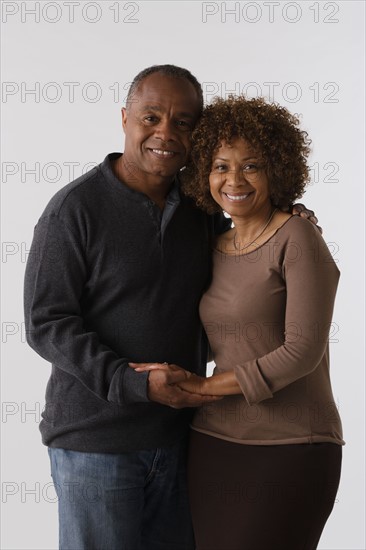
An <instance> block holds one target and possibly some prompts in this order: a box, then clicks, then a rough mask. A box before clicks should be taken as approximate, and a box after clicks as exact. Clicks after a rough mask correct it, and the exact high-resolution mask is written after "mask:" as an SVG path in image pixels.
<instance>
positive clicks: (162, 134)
mask: <svg viewBox="0 0 366 550" xmlns="http://www.w3.org/2000/svg"><path fill="white" fill-rule="evenodd" d="M155 136H156V137H157V138H158V139H161V140H162V141H171V140H172V139H174V137H175V128H174V125H173V123H172V122H171V121H170V120H161V121H160V123H159V124H158V125H157V126H156V129H155Z"/></svg>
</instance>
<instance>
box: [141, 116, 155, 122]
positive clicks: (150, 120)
mask: <svg viewBox="0 0 366 550" xmlns="http://www.w3.org/2000/svg"><path fill="white" fill-rule="evenodd" d="M156 120H157V118H156V116H153V115H149V116H145V117H144V121H145V122H156Z"/></svg>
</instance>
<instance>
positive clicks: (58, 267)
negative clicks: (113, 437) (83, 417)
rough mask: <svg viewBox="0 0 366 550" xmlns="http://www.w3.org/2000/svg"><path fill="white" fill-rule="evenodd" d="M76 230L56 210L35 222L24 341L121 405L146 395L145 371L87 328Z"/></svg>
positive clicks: (83, 268) (83, 267)
mask: <svg viewBox="0 0 366 550" xmlns="http://www.w3.org/2000/svg"><path fill="white" fill-rule="evenodd" d="M74 235H75V233H73V232H71V231H70V229H69V228H68V226H67V225H66V224H65V223H64V221H63V220H61V219H59V217H58V216H57V215H50V216H43V217H42V218H41V219H40V220H39V222H38V224H37V226H36V228H35V231H34V237H33V242H32V246H31V250H30V254H29V258H28V262H27V266H26V273H25V287H24V311H25V327H26V336H27V341H28V343H29V345H30V346H31V347H32V348H33V349H34V350H35V351H36V352H37V353H38V354H39V355H40V356H41V357H43V358H44V359H46V360H47V361H50V362H52V363H53V364H54V365H55V367H57V368H58V369H62V370H64V371H66V372H67V373H69V374H71V375H72V376H74V377H75V378H77V379H78V380H79V381H80V382H81V383H82V384H83V385H84V386H85V387H86V388H87V389H88V390H89V391H90V392H92V393H93V394H95V395H96V396H97V397H99V398H100V399H103V400H106V401H110V402H114V403H118V404H121V405H122V404H128V403H134V402H146V401H149V399H148V397H147V378H148V373H142V376H141V373H135V371H133V369H131V368H129V367H128V358H126V357H119V356H118V355H117V354H116V353H115V352H114V351H113V350H112V349H110V348H109V347H108V346H106V345H104V344H103V343H102V342H101V341H100V340H99V338H98V334H96V333H95V332H91V331H88V330H86V328H85V323H84V319H83V315H82V308H81V297H82V292H83V289H84V286H85V284H86V282H87V278H88V267H87V262H86V258H85V252H84V249H83V246H82V244H81V242H80V241H81V239H76V237H75V236H74Z"/></svg>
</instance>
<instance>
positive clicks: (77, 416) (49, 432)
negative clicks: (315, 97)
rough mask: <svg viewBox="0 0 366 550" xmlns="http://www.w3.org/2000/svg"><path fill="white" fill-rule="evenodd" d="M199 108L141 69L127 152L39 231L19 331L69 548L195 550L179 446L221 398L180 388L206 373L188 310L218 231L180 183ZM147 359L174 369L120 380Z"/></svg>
mask: <svg viewBox="0 0 366 550" xmlns="http://www.w3.org/2000/svg"><path fill="white" fill-rule="evenodd" d="M202 105H203V100H202V90H201V87H200V85H199V83H198V82H197V80H196V79H195V77H193V76H192V75H191V73H189V72H188V71H186V70H185V69H181V68H179V67H175V66H172V65H163V66H155V67H151V68H149V69H146V70H145V71H142V72H141V73H140V74H139V75H137V77H136V78H135V80H134V82H133V84H132V86H131V89H130V91H129V95H128V100H127V108H126V109H122V121H123V129H124V132H125V136H126V139H125V151H124V154H123V155H120V154H116V153H115V154H111V155H108V156H107V157H106V159H105V160H104V162H103V163H102V164H100V165H99V166H98V167H96V168H95V169H93V170H91V171H90V172H88V173H87V174H85V175H84V176H82V177H81V178H79V179H77V180H75V181H74V182H71V183H70V184H68V185H67V186H65V187H64V188H63V189H61V190H60V191H59V192H58V193H56V195H55V196H54V197H53V198H52V199H51V201H50V202H49V204H48V205H47V207H46V209H45V211H44V213H43V214H42V216H41V218H40V220H39V222H38V224H37V226H36V228H35V234H34V239H33V243H32V248H31V253H30V255H29V260H28V264H27V269H26V277H25V318H26V329H27V337H28V342H29V344H30V345H31V346H32V347H33V349H35V350H36V351H37V352H38V353H39V354H40V355H41V356H42V357H44V358H45V359H47V360H48V361H50V362H52V374H51V377H50V380H49V383H48V386H47V392H46V407H45V411H44V413H43V420H42V422H41V426H40V429H41V432H42V438H43V442H44V443H45V444H46V445H47V446H48V447H49V454H50V460H51V470H52V477H53V480H54V483H55V487H56V490H57V493H58V497H59V519H60V547H61V548H62V549H72V550H80V549H85V550H86V549H88V550H96V549H102V548H103V549H106V550H117V549H119V550H122V549H126V550H163V549H164V550H178V549H179V550H193V549H194V542H193V535H192V529H191V524H190V516H189V508H188V502H187V494H186V486H185V448H186V435H187V429H188V424H189V421H190V418H191V414H192V410H193V409H192V407H197V406H199V405H201V404H202V403H204V402H207V401H210V400H214V399H216V398H213V397H212V398H210V397H203V396H197V395H193V394H189V393H187V392H184V391H182V390H180V389H179V388H178V387H177V386H176V385H175V383H177V382H179V381H181V380H183V379H184V378H185V377H186V376H187V375H188V372H189V371H191V372H195V373H197V374H200V375H204V372H205V363H206V360H205V359H206V356H205V347H204V346H203V345H202V329H201V326H200V322H199V318H198V313H197V306H198V302H199V299H200V296H201V294H202V291H203V289H204V287H205V285H206V283H207V279H208V276H209V241H210V238H211V236H212V235H213V233H214V232H215V231H216V232H220V231H224V230H225V229H227V221H226V220H225V219H224V218H222V217H220V216H215V217H208V216H206V215H205V214H204V213H203V212H201V211H200V210H198V209H197V208H196V207H195V206H194V205H193V204H192V203H191V201H190V200H189V199H187V198H185V197H182V196H181V194H180V191H179V182H178V179H177V177H176V174H177V173H178V172H179V170H180V169H181V168H182V167H183V166H184V165H185V163H186V160H187V157H188V154H189V149H190V135H191V132H192V129H193V128H194V125H195V123H196V121H197V120H198V118H199V116H200V114H201V111H202ZM145 361H149V362H161V363H162V362H164V363H167V364H168V366H167V368H166V369H164V370H156V371H153V372H150V373H138V372H135V371H134V370H133V369H132V368H130V367H129V366H128V363H129V362H136V363H137V362H145ZM175 364H177V365H179V367H178V366H176V365H175Z"/></svg>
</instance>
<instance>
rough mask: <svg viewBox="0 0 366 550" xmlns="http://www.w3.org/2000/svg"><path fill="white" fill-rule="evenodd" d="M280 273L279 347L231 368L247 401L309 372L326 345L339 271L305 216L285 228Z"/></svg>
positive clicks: (256, 400) (260, 398)
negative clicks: (288, 232)
mask: <svg viewBox="0 0 366 550" xmlns="http://www.w3.org/2000/svg"><path fill="white" fill-rule="evenodd" d="M283 277H284V280H285V284H286V293H287V298H286V313H285V334H284V343H283V345H281V346H280V347H278V348H277V349H275V350H274V351H272V352H270V353H267V354H266V355H264V356H263V357H259V358H257V359H254V360H251V361H247V362H246V363H244V364H243V365H236V366H235V367H234V371H235V375H236V378H237V380H238V383H239V385H240V387H241V389H242V392H243V394H244V396H245V398H246V400H247V402H248V403H249V404H255V403H259V402H261V401H263V400H264V399H268V398H271V397H273V394H274V393H275V392H277V391H278V390H281V389H282V388H284V387H285V386H287V385H288V384H291V383H292V382H294V381H296V380H297V379H299V378H301V377H303V376H306V375H308V374H310V373H311V372H312V371H313V370H315V369H316V367H317V365H318V364H319V363H320V361H321V359H322V357H323V355H324V353H325V351H326V348H327V345H328V335H329V329H330V325H331V321H332V314H333V306H334V300H335V295H336V290H337V285H338V280H339V270H338V268H337V266H336V264H335V262H334V260H333V258H332V256H331V254H330V252H329V250H328V247H327V245H326V244H325V242H324V240H323V238H322V237H321V235H320V233H319V232H318V230H317V229H316V228H315V227H313V226H312V224H311V223H309V222H307V221H306V220H301V219H299V220H297V222H296V224H292V226H291V236H290V237H289V238H288V240H287V242H286V245H285V250H284V260H283Z"/></svg>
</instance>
